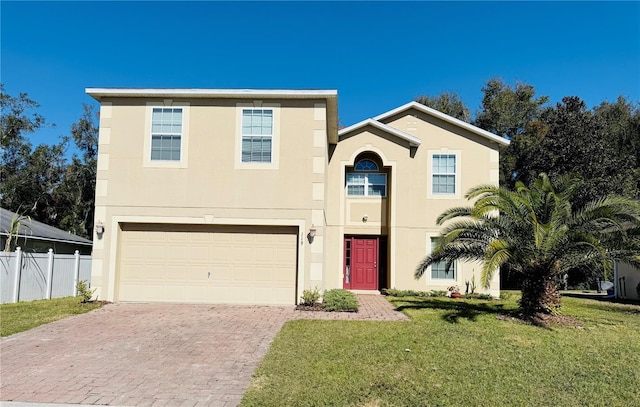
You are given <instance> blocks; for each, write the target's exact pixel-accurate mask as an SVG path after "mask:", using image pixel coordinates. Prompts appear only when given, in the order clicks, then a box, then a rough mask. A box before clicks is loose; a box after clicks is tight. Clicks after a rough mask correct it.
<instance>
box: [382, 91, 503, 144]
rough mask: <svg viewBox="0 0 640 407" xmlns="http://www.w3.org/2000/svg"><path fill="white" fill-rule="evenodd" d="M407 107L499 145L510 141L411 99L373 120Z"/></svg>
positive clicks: (402, 110) (387, 116) (388, 115)
mask: <svg viewBox="0 0 640 407" xmlns="http://www.w3.org/2000/svg"><path fill="white" fill-rule="evenodd" d="M409 109H415V110H418V111H420V112H422V113H425V114H428V115H429V116H433V117H435V118H438V119H440V120H444V121H445V122H448V123H451V124H453V125H455V126H458V127H460V128H463V129H465V130H468V131H470V132H472V133H474V134H477V135H479V136H481V137H484V138H486V139H488V140H491V141H494V142H496V143H498V144H499V145H501V146H508V145H509V144H510V143H511V142H510V141H509V140H507V139H506V138H504V137H500V136H498V135H496V134H493V133H491V132H489V131H486V130H483V129H481V128H480V127H476V126H474V125H472V124H469V123H467V122H463V121H462V120H459V119H456V118H455V117H452V116H449V115H448V114H444V113H442V112H439V111H437V110H435V109H432V108H430V107H427V106H425V105H423V104H422V103H418V102H416V101H412V102H409V103H407V104H404V105H402V106H400V107H397V108H395V109H393V110H389V111H388V112H385V113H382V114H380V115H378V116H376V117H374V118H373V120H377V121H383V120H385V119H387V118H389V117H391V116H394V115H396V114H398V113H402V112H404V111H406V110H409Z"/></svg>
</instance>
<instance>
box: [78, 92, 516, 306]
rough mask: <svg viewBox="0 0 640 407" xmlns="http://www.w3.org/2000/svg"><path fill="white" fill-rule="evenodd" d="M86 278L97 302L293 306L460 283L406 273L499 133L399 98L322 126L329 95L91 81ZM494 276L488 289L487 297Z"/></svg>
mask: <svg viewBox="0 0 640 407" xmlns="http://www.w3.org/2000/svg"><path fill="white" fill-rule="evenodd" d="M87 93H88V94H89V95H91V96H92V97H94V98H95V99H96V100H98V101H99V102H100V137H99V155H98V176H97V185H96V213H95V219H96V222H97V223H99V224H100V226H101V228H96V229H99V230H100V229H101V230H100V231H101V232H102V233H99V234H97V233H96V235H95V236H94V245H93V270H92V286H93V287H95V288H97V289H98V290H97V295H98V297H99V298H100V299H104V300H109V301H149V302H193V303H198V302H204V303H244V304H294V303H296V302H297V301H298V299H299V298H300V295H301V294H302V291H303V290H304V289H307V288H315V287H317V288H318V289H320V290H324V289H330V288H347V289H351V290H370V291H376V290H380V289H382V288H399V289H414V290H425V291H426V290H445V289H446V288H447V287H449V286H451V285H458V286H460V287H462V288H463V289H464V283H465V282H466V281H470V280H471V279H472V278H473V275H474V273H476V274H477V275H476V279H479V265H478V264H471V263H462V262H459V263H457V264H455V267H454V268H453V269H451V270H445V267H444V265H436V266H433V267H432V269H431V270H429V271H428V272H427V273H426V274H425V276H423V278H421V279H420V280H415V279H414V277H413V273H414V269H415V267H416V265H417V264H418V262H419V261H420V259H421V258H423V257H424V256H425V255H426V254H428V253H429V252H430V250H431V247H432V241H433V238H434V237H435V236H437V235H438V231H439V228H438V227H437V225H436V223H435V222H436V217H437V215H438V214H440V213H441V212H442V211H443V210H444V209H446V208H449V207H451V206H459V205H465V204H466V201H465V200H464V198H463V195H464V192H465V191H466V190H467V189H469V188H470V187H472V186H474V185H477V184H483V183H484V184H486V183H494V184H497V183H498V158H499V151H500V148H501V147H503V146H505V145H507V144H508V141H507V140H505V139H503V138H501V137H498V136H496V135H494V134H492V133H489V132H486V131H484V130H481V129H479V128H477V127H474V126H472V125H469V124H467V123H464V122H461V121H459V120H456V119H454V118H452V117H449V116H447V115H445V114H442V113H440V112H437V111H435V110H433V109H429V108H427V107H425V106H423V105H420V104H418V103H415V102H411V103H408V104H406V105H404V106H400V107H398V108H397V109H394V110H392V111H389V112H386V113H383V114H381V115H379V116H377V117H374V118H372V119H367V120H364V121H362V122H360V123H357V124H354V125H352V126H350V127H347V128H344V129H342V130H338V124H337V91H333V90H219V89H100V88H90V89H87ZM498 278H499V277H498V276H497V275H496V278H495V280H494V281H493V283H492V286H491V289H490V290H489V292H490V293H491V294H493V295H498V294H499V291H498V290H499V281H498Z"/></svg>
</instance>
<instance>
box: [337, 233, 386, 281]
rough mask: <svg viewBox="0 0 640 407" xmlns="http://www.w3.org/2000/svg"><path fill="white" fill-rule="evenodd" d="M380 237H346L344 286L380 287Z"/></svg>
mask: <svg viewBox="0 0 640 407" xmlns="http://www.w3.org/2000/svg"><path fill="white" fill-rule="evenodd" d="M378 242H379V239H378V238H356V237H347V238H345V239H344V247H345V253H344V254H345V256H344V260H345V265H344V280H343V281H344V288H346V289H350V290H377V289H378Z"/></svg>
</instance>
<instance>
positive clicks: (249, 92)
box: [85, 88, 338, 99]
mask: <svg viewBox="0 0 640 407" xmlns="http://www.w3.org/2000/svg"><path fill="white" fill-rule="evenodd" d="M85 92H86V93H87V94H89V95H91V96H93V97H94V98H95V99H99V98H101V97H107V96H110V97H118V96H120V97H122V96H126V97H154V96H155V97H163V96H174V97H196V98H202V97H218V98H221V97H228V98H233V97H246V96H250V97H264V98H276V97H288V98H296V99H317V98H322V99H327V98H336V97H337V96H338V91H337V90H299V89H292V90H289V89H176V88H167V89H160V88H86V89H85Z"/></svg>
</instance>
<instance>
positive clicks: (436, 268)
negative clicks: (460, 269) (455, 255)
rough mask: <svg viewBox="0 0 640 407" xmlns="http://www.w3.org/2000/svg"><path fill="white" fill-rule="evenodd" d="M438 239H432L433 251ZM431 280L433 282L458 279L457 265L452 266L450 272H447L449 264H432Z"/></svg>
mask: <svg viewBox="0 0 640 407" xmlns="http://www.w3.org/2000/svg"><path fill="white" fill-rule="evenodd" d="M436 242H437V240H436V238H431V251H433V249H435V247H436ZM431 279H432V280H455V279H456V264H455V263H453V264H451V267H450V268H449V270H447V262H446V261H440V262H438V263H432V264H431Z"/></svg>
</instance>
